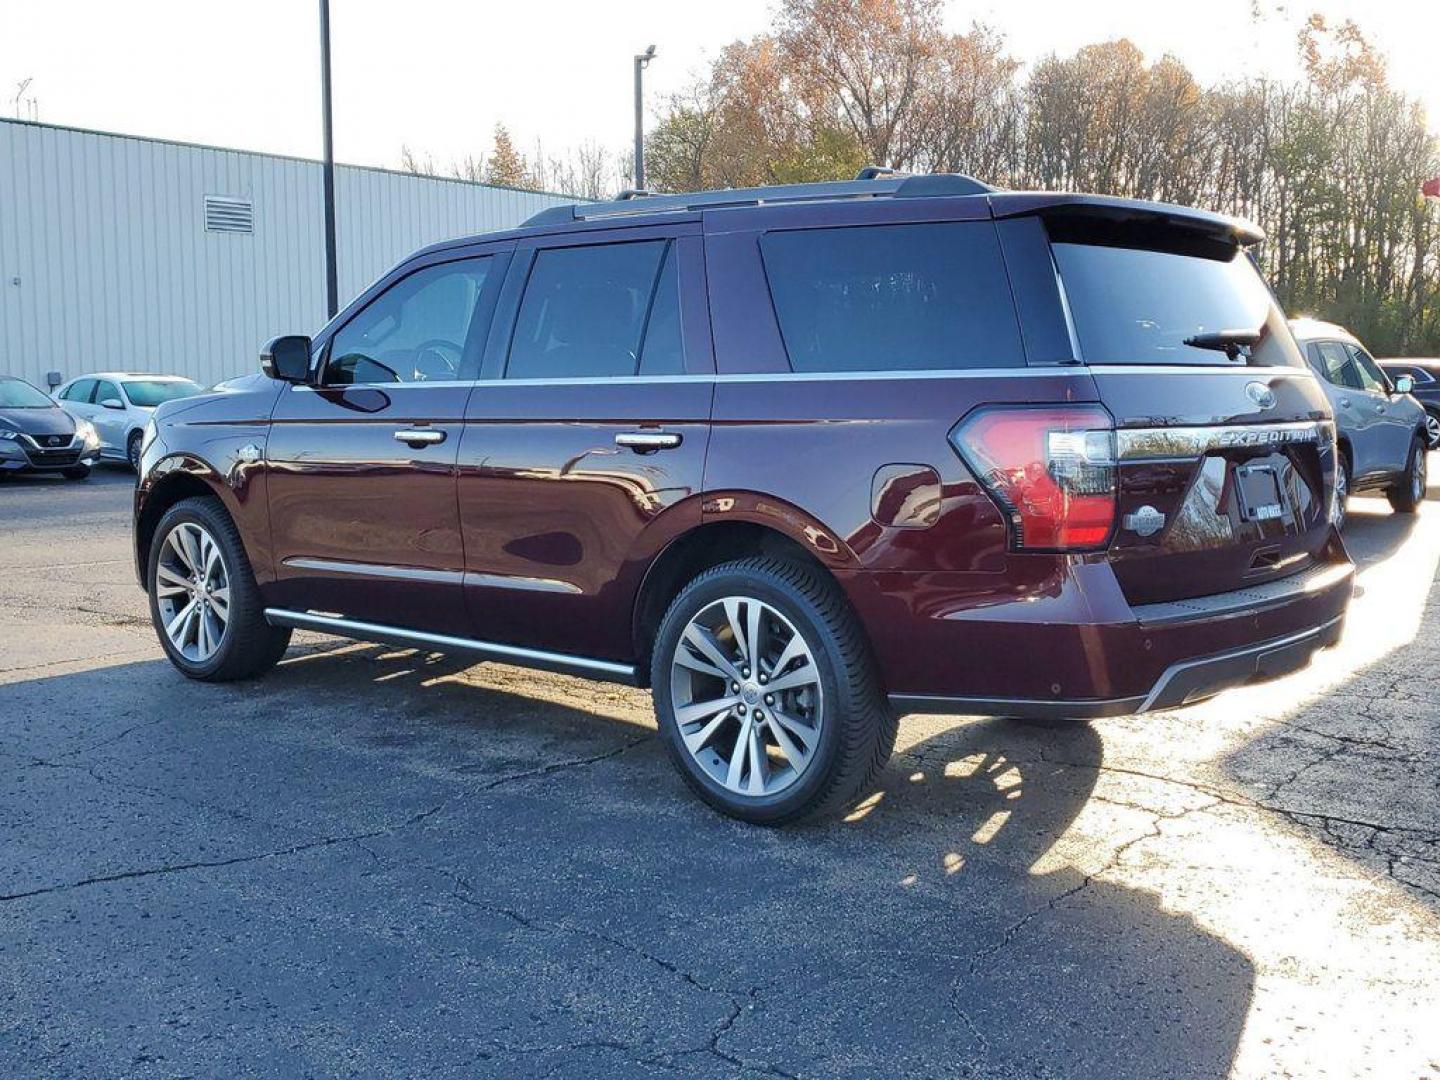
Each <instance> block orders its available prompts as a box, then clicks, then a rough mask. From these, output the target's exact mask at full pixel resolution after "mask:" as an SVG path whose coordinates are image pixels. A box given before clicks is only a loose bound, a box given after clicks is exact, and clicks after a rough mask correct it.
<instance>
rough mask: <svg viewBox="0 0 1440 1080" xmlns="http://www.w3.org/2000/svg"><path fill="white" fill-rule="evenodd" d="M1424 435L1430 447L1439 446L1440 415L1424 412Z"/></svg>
mask: <svg viewBox="0 0 1440 1080" xmlns="http://www.w3.org/2000/svg"><path fill="white" fill-rule="evenodd" d="M1425 435H1426V437H1427V440H1428V441H1429V443H1430V445H1431V446H1432V447H1434V446H1440V416H1436V415H1435V414H1434V413H1426V414H1425Z"/></svg>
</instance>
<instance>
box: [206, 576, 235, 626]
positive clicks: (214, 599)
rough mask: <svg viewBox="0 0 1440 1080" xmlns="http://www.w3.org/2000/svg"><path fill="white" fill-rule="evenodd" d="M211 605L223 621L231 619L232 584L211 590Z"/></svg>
mask: <svg viewBox="0 0 1440 1080" xmlns="http://www.w3.org/2000/svg"><path fill="white" fill-rule="evenodd" d="M210 607H211V609H212V610H213V611H214V612H215V614H216V616H218V617H219V619H220V621H221V622H222V623H227V622H229V621H230V586H228V585H224V586H221V587H220V588H218V589H211V590H210Z"/></svg>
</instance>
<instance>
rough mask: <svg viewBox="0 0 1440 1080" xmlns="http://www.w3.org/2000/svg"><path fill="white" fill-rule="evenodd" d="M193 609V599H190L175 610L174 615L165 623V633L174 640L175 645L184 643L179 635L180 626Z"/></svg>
mask: <svg viewBox="0 0 1440 1080" xmlns="http://www.w3.org/2000/svg"><path fill="white" fill-rule="evenodd" d="M194 610H195V601H194V600H193V599H192V600H191V601H190V602H189V603H188V604H186V605H185V606H184V607H183V608H181V609H180V610H179V611H177V612H176V613H175V616H174V617H173V618H172V619H171V620H170V621H169V622H168V623H166V624H165V633H166V634H168V635H169V637H170V640H171V641H173V642H175V644H176V645H183V644H184V642H183V641H182V639H181V637H180V631H181V628H182V627H183V626H184V625H185V621H186V620H187V619H189V618H190V613H191V612H193V611H194Z"/></svg>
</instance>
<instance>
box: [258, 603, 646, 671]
mask: <svg viewBox="0 0 1440 1080" xmlns="http://www.w3.org/2000/svg"><path fill="white" fill-rule="evenodd" d="M265 620H266V621H267V622H268V623H270V625H271V626H289V627H292V628H294V629H296V630H314V631H317V632H318V633H321V634H334V635H335V636H337V637H345V638H352V639H354V640H355V641H373V642H378V643H382V644H385V645H399V646H401V647H403V648H427V649H434V650H435V651H436V652H447V653H448V652H460V653H474V654H475V655H476V656H480V657H483V658H484V659H486V660H498V661H500V662H501V663H505V664H518V665H520V666H521V667H532V668H541V669H543V670H545V671H558V672H561V673H562V674H565V675H583V676H585V677H587V678H591V679H604V680H607V681H609V682H620V683H625V684H627V685H629V686H635V685H637V682H636V678H635V668H634V666H633V665H631V664H617V663H615V662H614V661H611V660H596V659H594V658H593V657H589V656H571V655H569V654H568V653H555V652H546V651H545V650H543V649H525V648H521V647H520V646H519V645H501V644H499V643H498V642H493V641H477V640H475V639H474V638H462V637H451V636H450V635H449V634H430V633H426V632H424V631H421V630H406V629H405V628H404V627H400V626H385V625H383V624H381V623H369V622H359V621H357V620H354V619H342V618H340V617H339V616H336V615H317V614H315V613H314V612H311V611H286V610H285V609H284V608H266V609H265Z"/></svg>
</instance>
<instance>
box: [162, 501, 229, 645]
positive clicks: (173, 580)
mask: <svg viewBox="0 0 1440 1080" xmlns="http://www.w3.org/2000/svg"><path fill="white" fill-rule="evenodd" d="M155 601H156V606H157V607H158V609H159V612H160V621H161V625H162V627H163V629H164V631H165V636H166V637H167V638H169V639H170V644H171V645H172V646H173V647H174V648H175V650H176V651H177V652H178V653H180V655H181V656H183V657H185V659H186V660H189V661H191V662H193V663H204V662H205V661H206V660H208V659H210V657H212V656H214V655H215V650H217V649H218V648H220V645H221V643H222V642H223V641H224V640H225V632H226V630H227V628H228V627H229V624H230V575H229V572H228V570H227V569H226V566H225V556H224V555H223V554H221V552H220V545H219V544H218V543H216V541H215V538H214V537H213V536H211V535H210V534H209V533H208V532H207V531H206V530H205V529H204V528H203V527H201V526H200V525H197V524H195V523H194V522H190V521H182V522H180V523H179V524H178V525H176V526H175V527H174V528H173V529H171V530H170V532H169V533H168V534H167V535H166V537H165V540H164V545H163V547H162V548H161V550H160V558H159V560H158V562H157V563H156V566H155Z"/></svg>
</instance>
